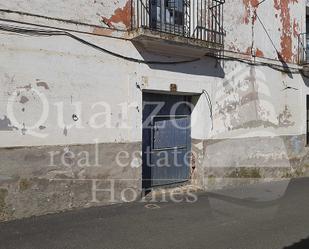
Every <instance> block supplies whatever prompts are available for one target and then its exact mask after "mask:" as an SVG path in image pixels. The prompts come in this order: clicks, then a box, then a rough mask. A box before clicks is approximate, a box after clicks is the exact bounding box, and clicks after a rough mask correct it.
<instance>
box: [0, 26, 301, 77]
mask: <svg viewBox="0 0 309 249" xmlns="http://www.w3.org/2000/svg"><path fill="white" fill-rule="evenodd" d="M0 30H2V31H6V32H11V33H18V34H23V35H30V36H38V37H39V36H45V37H48V36H67V37H70V38H72V39H74V40H76V41H78V42H80V43H82V44H84V45H87V46H90V47H92V48H94V49H96V50H99V51H101V52H104V53H107V54H110V55H112V56H115V57H118V58H121V59H124V60H127V61H131V62H136V63H141V64H159V65H173V64H185V63H191V62H196V61H199V60H201V58H195V59H191V60H182V61H152V60H149V61H147V60H141V59H137V58H132V57H128V56H125V55H122V54H119V53H116V52H113V51H110V50H108V49H106V48H103V47H101V46H98V45H96V44H94V43H92V42H89V41H87V40H85V39H83V38H81V37H78V36H76V35H74V34H72V33H71V32H68V31H58V30H47V29H38V28H28V27H18V26H15V25H6V24H0ZM204 56H207V57H212V58H215V59H217V60H225V61H238V62H241V63H245V64H248V65H251V66H265V67H270V68H272V69H274V70H277V71H280V72H284V73H292V74H302V75H303V73H302V72H301V70H299V69H294V70H293V69H291V68H290V67H288V66H287V65H286V64H285V66H281V65H274V64H271V63H266V62H261V61H255V60H254V61H253V60H249V59H240V58H236V57H232V56H225V55H215V54H205V55H204ZM303 76H304V75H303Z"/></svg>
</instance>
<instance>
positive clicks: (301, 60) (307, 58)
mask: <svg viewBox="0 0 309 249" xmlns="http://www.w3.org/2000/svg"><path fill="white" fill-rule="evenodd" d="M298 64H299V65H308V64H309V34H306V33H303V34H300V35H299V36H298Z"/></svg>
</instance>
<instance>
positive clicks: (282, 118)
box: [278, 105, 295, 127]
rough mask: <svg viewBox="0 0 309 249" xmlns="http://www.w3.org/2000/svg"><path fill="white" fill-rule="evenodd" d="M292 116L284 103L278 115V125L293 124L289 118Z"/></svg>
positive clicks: (286, 125)
mask: <svg viewBox="0 0 309 249" xmlns="http://www.w3.org/2000/svg"><path fill="white" fill-rule="evenodd" d="M291 118H292V114H291V112H290V110H289V109H288V106H287V105H285V107H284V110H283V112H281V113H280V114H279V116H278V121H279V127H289V126H293V125H294V124H295V122H292V121H291V120H290V119H291Z"/></svg>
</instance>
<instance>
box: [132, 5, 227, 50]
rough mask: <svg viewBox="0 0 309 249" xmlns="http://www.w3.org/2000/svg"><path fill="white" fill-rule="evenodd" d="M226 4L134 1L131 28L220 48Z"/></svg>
mask: <svg viewBox="0 0 309 249" xmlns="http://www.w3.org/2000/svg"><path fill="white" fill-rule="evenodd" d="M224 3H225V0H133V5H132V7H133V8H132V10H133V11H132V13H133V17H132V19H133V28H135V29H139V28H143V29H150V30H154V31H159V32H164V33H168V34H174V35H179V36H183V37H187V38H192V39H198V40H204V41H207V42H212V43H216V44H221V45H222V44H223V38H224V30H223V6H224Z"/></svg>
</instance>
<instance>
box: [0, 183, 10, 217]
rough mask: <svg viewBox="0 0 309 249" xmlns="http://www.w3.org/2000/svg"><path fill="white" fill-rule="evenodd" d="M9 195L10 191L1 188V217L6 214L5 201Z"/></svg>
mask: <svg viewBox="0 0 309 249" xmlns="http://www.w3.org/2000/svg"><path fill="white" fill-rule="evenodd" d="M7 195H8V190H7V189H4V188H0V217H1V216H2V215H3V214H4V213H5V207H6V203H5V199H6V197H7Z"/></svg>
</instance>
